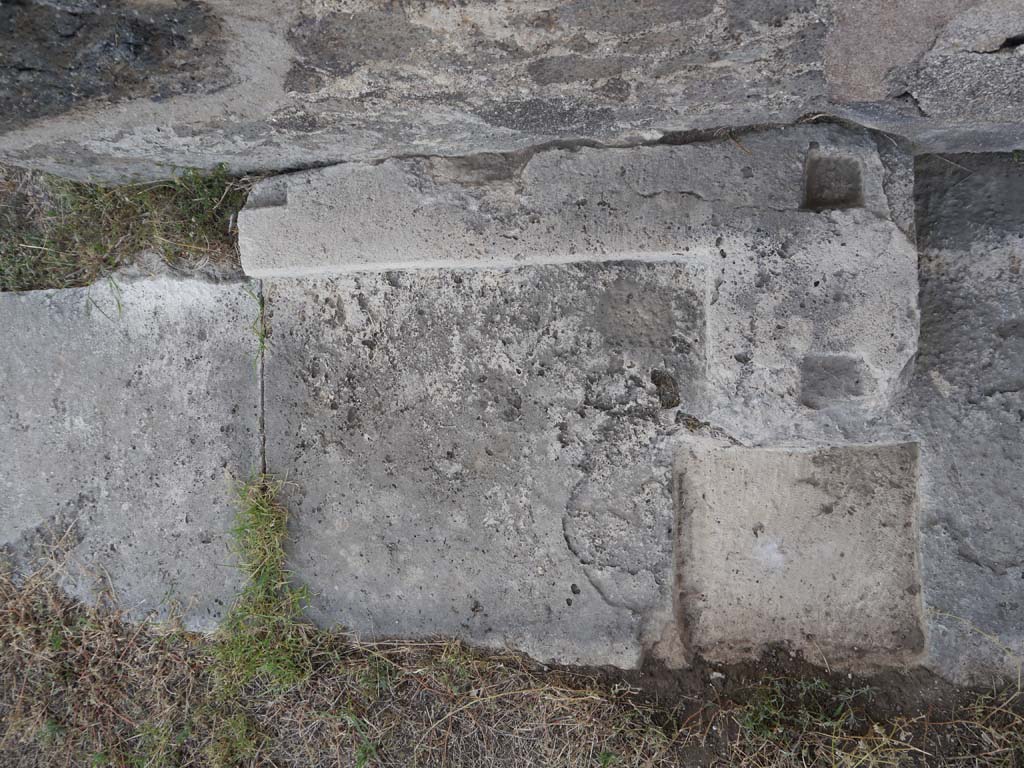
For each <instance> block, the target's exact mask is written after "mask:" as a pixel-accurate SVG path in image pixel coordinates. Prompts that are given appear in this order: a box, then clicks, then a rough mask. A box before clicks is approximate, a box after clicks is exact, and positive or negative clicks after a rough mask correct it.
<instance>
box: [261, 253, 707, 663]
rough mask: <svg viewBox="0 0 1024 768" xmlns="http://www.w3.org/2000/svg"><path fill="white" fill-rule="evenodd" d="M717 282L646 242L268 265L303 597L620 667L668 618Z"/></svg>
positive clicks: (375, 633)
mask: <svg viewBox="0 0 1024 768" xmlns="http://www.w3.org/2000/svg"><path fill="white" fill-rule="evenodd" d="M704 285H705V277H704V274H703V270H702V269H701V268H700V267H699V265H693V264H685V263H683V264H676V263H659V264H646V263H638V262H628V263H606V264H589V265H588V264H577V265H548V266H545V267H524V268H520V269H515V270H510V271H498V272H492V271H484V270H474V271H468V272H458V271H449V272H441V271H433V270H420V271H416V272H408V273H388V274H370V275H360V276H349V277H343V278H337V279H335V280H328V281H311V280H272V281H267V283H266V296H267V302H268V304H267V306H268V310H269V317H270V327H271V333H272V335H271V352H270V354H269V356H268V358H267V360H266V369H265V371H266V407H267V414H266V428H267V460H268V464H269V468H270V470H271V471H277V472H281V473H286V474H287V477H288V479H289V481H290V485H289V486H288V501H289V504H290V506H291V508H292V509H293V510H294V513H295V514H294V517H293V532H294V542H293V544H292V547H291V551H290V566H291V567H292V568H293V569H294V571H295V573H296V576H297V578H298V579H299V580H301V581H302V582H304V583H306V584H308V585H309V586H310V587H311V589H312V590H313V592H314V598H313V605H312V610H311V615H312V617H313V618H314V619H315V620H317V621H318V622H319V623H322V624H328V625H333V624H342V625H345V626H348V627H350V628H351V629H353V630H355V631H357V632H359V633H360V634H362V635H363V636H367V637H382V636H401V637H406V638H422V637H430V636H433V635H450V636H455V637H459V638H462V639H464V640H467V641H470V642H473V643H475V644H479V645H485V646H491V647H503V646H506V645H507V646H510V647H514V648H518V649H520V650H524V651H526V652H528V653H529V654H531V655H532V656H534V657H536V658H539V659H544V660H555V661H559V662H566V663H584V664H615V665H618V666H623V667H632V666H636V665H637V664H638V663H639V661H640V658H641V655H642V654H643V652H644V650H645V649H649V648H652V647H654V646H655V645H658V644H659V643H661V642H662V640H663V637H662V634H663V633H664V632H667V633H668V635H669V637H668V639H669V641H671V638H672V636H674V634H675V633H676V628H675V622H674V620H673V619H672V616H671V582H672V561H673V556H672V550H673V545H672V540H673V537H672V529H673V525H674V511H673V505H672V500H671V455H672V451H671V446H670V438H671V436H672V435H673V434H675V433H676V432H677V431H685V427H684V426H683V424H684V422H685V420H686V413H685V412H686V410H687V409H688V408H689V409H692V408H694V407H695V404H696V403H698V402H699V401H700V400H701V398H702V397H703V388H704V368H705V316H704V305H705V300H706V299H705V296H706V293H705V289H704ZM666 653H667V652H666Z"/></svg>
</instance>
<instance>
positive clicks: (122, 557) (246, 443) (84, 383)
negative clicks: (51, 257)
mask: <svg viewBox="0 0 1024 768" xmlns="http://www.w3.org/2000/svg"><path fill="white" fill-rule="evenodd" d="M247 291H248V288H247V287H246V286H245V285H243V284H239V283H235V284H222V285H214V284H211V283H205V282H198V281H186V280H173V279H167V278H158V279H152V280H140V281H128V282H124V281H121V282H118V283H113V282H111V283H109V284H108V283H106V282H104V283H98V284H96V285H94V286H93V287H91V288H84V289H73V290H63V291H38V292H31V293H23V294H0V327H2V328H3V329H4V339H5V340H4V359H3V365H0V392H2V393H3V394H2V400H0V466H2V467H3V475H2V478H0V489H2V493H0V547H2V548H3V549H6V550H8V552H9V553H10V554H12V555H14V557H15V558H16V559H19V560H22V559H30V558H31V557H32V555H33V550H34V548H35V547H34V545H35V544H36V543H37V542H38V541H39V540H40V539H44V540H45V538H47V537H48V536H49V534H50V531H53V532H54V533H56V534H58V535H62V534H64V533H65V532H66V531H70V532H71V533H70V535H71V542H72V544H73V545H74V546H73V550H72V552H71V558H70V561H69V566H68V579H67V587H68V589H69V590H70V591H71V592H72V593H73V594H75V595H77V596H79V597H83V598H87V599H89V598H93V597H95V596H96V595H97V594H98V593H99V592H102V591H104V590H106V589H108V588H110V589H112V590H113V592H114V594H115V595H116V597H117V599H118V601H119V602H120V604H121V605H122V606H123V607H124V608H125V609H127V611H128V613H129V615H130V616H135V617H140V616H143V615H146V614H148V613H150V612H158V613H164V612H166V611H167V610H168V608H170V607H171V606H172V605H173V604H178V605H180V606H181V608H182V609H183V617H184V619H185V622H186V624H187V625H189V626H191V627H194V628H198V629H212V628H213V627H214V626H215V625H216V622H217V620H218V618H219V617H220V616H221V615H222V613H223V611H224V607H225V605H226V604H227V603H228V601H230V600H231V599H232V597H233V595H234V594H235V592H236V590H237V588H238V586H239V584H240V582H241V579H240V575H239V574H238V572H237V571H236V570H235V569H234V568H233V567H232V566H231V562H232V557H231V555H230V553H229V551H228V547H227V542H226V539H227V536H226V533H227V530H228V529H229V527H230V525H231V522H232V518H233V514H234V508H233V507H234V505H233V501H232V499H233V496H232V483H233V482H234V481H237V480H239V479H245V478H246V477H247V476H248V475H249V473H251V472H252V471H253V470H258V469H259V435H258V415H259V411H258V409H259V381H258V378H257V375H256V371H255V370H254V366H253V355H254V353H255V342H254V341H253V339H252V337H251V331H250V326H251V324H252V322H253V320H254V319H255V317H256V314H257V311H258V310H257V304H256V302H255V301H254V300H253V299H252V298H251V296H250V295H249V294H248V293H247Z"/></svg>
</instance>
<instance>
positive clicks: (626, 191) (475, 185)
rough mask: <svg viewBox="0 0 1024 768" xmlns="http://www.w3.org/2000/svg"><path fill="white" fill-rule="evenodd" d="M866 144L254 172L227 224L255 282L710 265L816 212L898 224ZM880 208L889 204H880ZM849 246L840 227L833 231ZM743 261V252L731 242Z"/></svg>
mask: <svg viewBox="0 0 1024 768" xmlns="http://www.w3.org/2000/svg"><path fill="white" fill-rule="evenodd" d="M891 171H892V169H890V168H888V167H887V166H886V165H885V164H884V163H883V162H882V159H881V156H880V154H879V150H878V147H877V146H876V143H875V140H874V138H872V136H871V135H870V134H869V133H867V132H865V131H852V130H847V129H844V128H840V127H838V126H834V125H820V126H819V125H805V126H799V127H794V128H782V129H776V130H770V131H763V132H755V133H750V134H746V135H744V136H743V137H742V140H740V139H735V140H730V139H729V138H724V137H723V138H721V139H719V140H713V141H704V142H696V143H692V144H684V145H678V146H669V145H658V146H639V147H633V148H622V149H619V148H588V147H582V148H574V149H561V148H550V149H540V150H537V151H534V152H527V153H520V154H511V155H498V154H487V155H476V156H470V157H462V158H458V157H456V158H445V157H423V158H407V159H392V160H386V161H383V162H379V163H347V164H343V165H336V166H332V167H327V168H323V169H319V170H314V171H307V172H301V173H295V174H290V175H286V176H279V177H273V178H270V179H267V180H265V181H262V182H260V183H259V184H257V186H256V187H255V189H254V190H253V191H252V194H251V195H250V198H249V202H248V204H247V205H246V207H245V209H244V210H243V211H242V212H241V214H240V216H239V247H240V249H241V254H242V264H243V267H244V268H245V271H246V273H247V274H249V275H252V276H255V277H281V276H314V275H316V276H329V275H333V274H338V273H343V272H351V271H367V270H370V271H375V270H382V271H385V270H400V269H411V268H430V267H474V266H478V267H500V266H514V265H522V264H539V263H559V262H572V261H595V260H597V261H600V260H608V259H613V260H614V259H623V258H640V259H643V258H649V259H657V258H661V257H664V256H666V255H669V256H670V255H672V254H682V253H686V254H689V255H691V256H693V255H700V256H707V257H715V258H717V255H718V250H719V248H720V245H721V238H722V236H723V235H724V236H728V235H729V234H730V233H731V234H740V235H747V236H748V239H749V236H750V235H753V234H755V230H758V228H760V233H761V234H763V235H765V236H767V235H768V234H770V233H771V232H772V230H773V229H775V225H774V224H773V222H772V219H773V214H780V213H789V214H791V215H790V216H789V217H788V219H789V220H790V222H791V224H790V226H788V228H789V229H796V230H797V234H796V238H797V240H799V238H800V236H801V235H800V232H799V230H800V225H797V226H795V227H794V226H792V222H797V221H798V222H802V223H806V224H807V226H808V227H810V230H809V231H810V233H811V235H812V236H813V235H814V230H815V228H814V227H813V226H811V225H813V224H814V221H813V220H814V219H815V218H816V217H817V215H818V213H817V212H822V211H848V212H849V211H859V212H861V213H864V214H870V215H868V216H866V217H865V216H861V217H860V218H865V219H867V220H870V219H872V218H877V217H881V218H882V219H886V220H894V219H897V220H899V223H901V224H903V225H905V226H909V221H907V220H905V219H906V215H905V212H906V210H908V209H909V205H908V203H909V187H908V186H906V185H904V186H903V187H902V188H901V187H900V186H899V185H898V184H896V183H894V182H893V181H892V178H891ZM887 195H888V196H891V197H892V201H890V197H887ZM841 239H842V240H848V241H849V242H850V244H851V247H854V246H855V243H856V242H857V241H858V233H857V232H856V231H844V233H843V237H842V238H841ZM746 251H747V252H749V253H753V252H754V245H753V244H751V245H749V246H748V248H747V249H746Z"/></svg>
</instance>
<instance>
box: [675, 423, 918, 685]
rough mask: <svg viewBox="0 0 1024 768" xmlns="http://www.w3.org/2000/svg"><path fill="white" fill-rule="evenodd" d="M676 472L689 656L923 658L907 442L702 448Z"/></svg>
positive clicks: (913, 451) (831, 660) (913, 461)
mask: <svg viewBox="0 0 1024 768" xmlns="http://www.w3.org/2000/svg"><path fill="white" fill-rule="evenodd" d="M676 469H677V474H676V483H677V499H678V505H679V513H680V528H679V542H678V547H679V549H678V553H677V555H678V559H679V568H680V575H681V591H680V594H679V606H680V608H681V611H682V619H683V621H684V622H685V632H686V633H687V635H688V637H689V641H690V645H691V650H692V651H693V652H694V653H696V654H699V655H701V656H703V657H705V658H708V659H710V660H715V661H723V662H728V661H738V660H741V659H744V658H750V657H753V656H756V655H758V654H759V653H760V652H761V651H763V650H764V649H765V648H766V647H767V646H769V645H783V646H787V647H789V648H790V649H791V650H794V651H798V652H800V653H802V654H803V655H804V657H805V658H806V659H808V660H809V661H812V662H815V663H819V664H820V663H822V661H823V660H824V661H826V662H827V664H829V665H832V666H835V665H839V666H846V667H851V668H853V667H859V666H874V665H879V664H882V665H884V664H898V663H902V662H903V661H906V660H908V659H909V658H911V657H913V656H915V655H916V654H918V653H919V652H920V651H921V649H922V643H923V633H922V631H921V607H920V577H919V574H918V562H917V561H918V558H917V524H916V517H917V509H918V495H917V476H918V446H917V444H916V443H886V444H874V445H852V446H842V447H825V448H819V449H811V450H806V449H804V450H800V449H763V448H741V447H731V446H730V447H719V446H712V445H703V444H701V445H695V446H694V447H691V448H689V449H688V450H685V451H683V452H682V453H681V455H680V456H679V458H678V461H677V467H676Z"/></svg>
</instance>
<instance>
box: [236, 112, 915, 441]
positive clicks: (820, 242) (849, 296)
mask: <svg viewBox="0 0 1024 768" xmlns="http://www.w3.org/2000/svg"><path fill="white" fill-rule="evenodd" d="M886 147H887V149H886V153H885V157H884V160H883V156H882V155H881V154H880V153H879V144H878V142H877V140H876V138H875V137H873V136H871V135H870V134H868V133H866V132H863V131H850V130H847V129H843V128H840V127H838V126H829V125H823V126H801V127H798V128H791V129H783V130H771V131H763V132H754V133H751V134H748V135H744V136H742V137H740V138H738V139H736V140H729V139H721V140H717V141H707V142H697V143H692V144H687V145H683V146H652V147H639V148H634V149H593V148H592V149H580V150H576V151H568V150H561V149H553V150H548V151H542V152H538V153H536V154H530V155H527V156H488V157H486V158H477V157H474V158H454V159H442V158H433V159H411V160H396V161H387V162H384V163H382V164H376V165H370V164H348V165H341V166H335V167H331V168H327V169H323V170H319V171H312V172H308V173H301V174H295V175H291V176H286V177H279V178H274V179H270V180H268V181H266V182H263V183H262V184H260V185H259V186H258V187H257V188H256V190H255V191H254V193H253V196H252V199H251V201H250V203H249V206H248V207H247V208H246V209H245V210H244V211H243V212H242V215H241V217H240V230H241V231H240V245H241V251H242V260H243V265H244V267H245V269H246V270H247V271H248V272H249V274H253V275H261V276H267V275H305V274H322V275H330V274H333V273H339V272H346V271H353V270H355V271H358V270H366V269H374V270H384V269H407V268H421V267H438V266H444V265H448V266H488V267H493V266H502V265H515V264H517V263H557V262H562V261H568V260H572V261H589V260H598V259H607V258H623V257H629V258H633V259H642V260H651V261H656V260H661V259H666V258H669V259H685V260H688V261H693V262H695V263H700V264H702V265H704V268H705V269H706V270H707V273H708V274H709V275H710V278H709V284H708V310H707V311H708V317H709V321H710V326H711V328H712V330H711V332H710V333H711V336H710V337H709V338H711V339H712V340H713V343H712V344H711V346H710V347H709V350H708V364H709V367H708V377H709V380H710V381H711V382H713V384H714V387H713V392H714V395H715V406H714V410H713V411H712V413H711V416H712V417H713V418H712V420H713V421H715V423H717V424H719V425H720V426H723V427H725V428H726V429H728V430H730V431H732V432H733V433H734V434H735V435H736V436H737V437H740V438H741V439H746V440H750V441H753V442H763V441H765V440H771V439H775V440H777V439H782V438H784V437H789V436H796V437H800V438H807V437H810V436H813V435H816V434H819V435H825V436H827V437H829V438H834V437H835V436H836V434H837V432H840V431H842V430H847V431H848V430H849V429H854V428H857V425H858V424H859V423H860V422H861V421H863V419H864V418H865V417H869V416H875V415H877V414H879V413H880V412H881V411H882V410H884V408H885V407H886V406H887V405H888V403H889V401H890V399H891V397H892V395H893V394H894V393H895V392H896V391H897V390H898V388H899V386H900V385H901V382H902V378H901V377H902V375H903V373H904V371H905V368H906V366H907V364H908V363H909V361H910V360H911V359H912V357H913V354H914V351H915V349H916V336H917V309H916V302H917V276H916V261H917V256H916V251H915V249H914V247H913V245H912V243H911V241H910V240H909V239H908V237H907V235H906V234H905V233H904V230H910V229H911V226H910V222H909V215H908V208H909V207H910V205H911V202H910V192H911V189H910V185H909V183H907V181H906V173H907V171H906V168H905V166H906V165H907V164H908V160H907V158H906V156H905V155H901V154H900V153H899V152H898V148H896V147H893V146H891V145H889V144H888V143H887V142H886ZM766 396H767V397H769V398H770V399H771V400H772V407H770V408H766V407H764V401H765V398H766ZM811 411H814V413H812V412H811Z"/></svg>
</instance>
